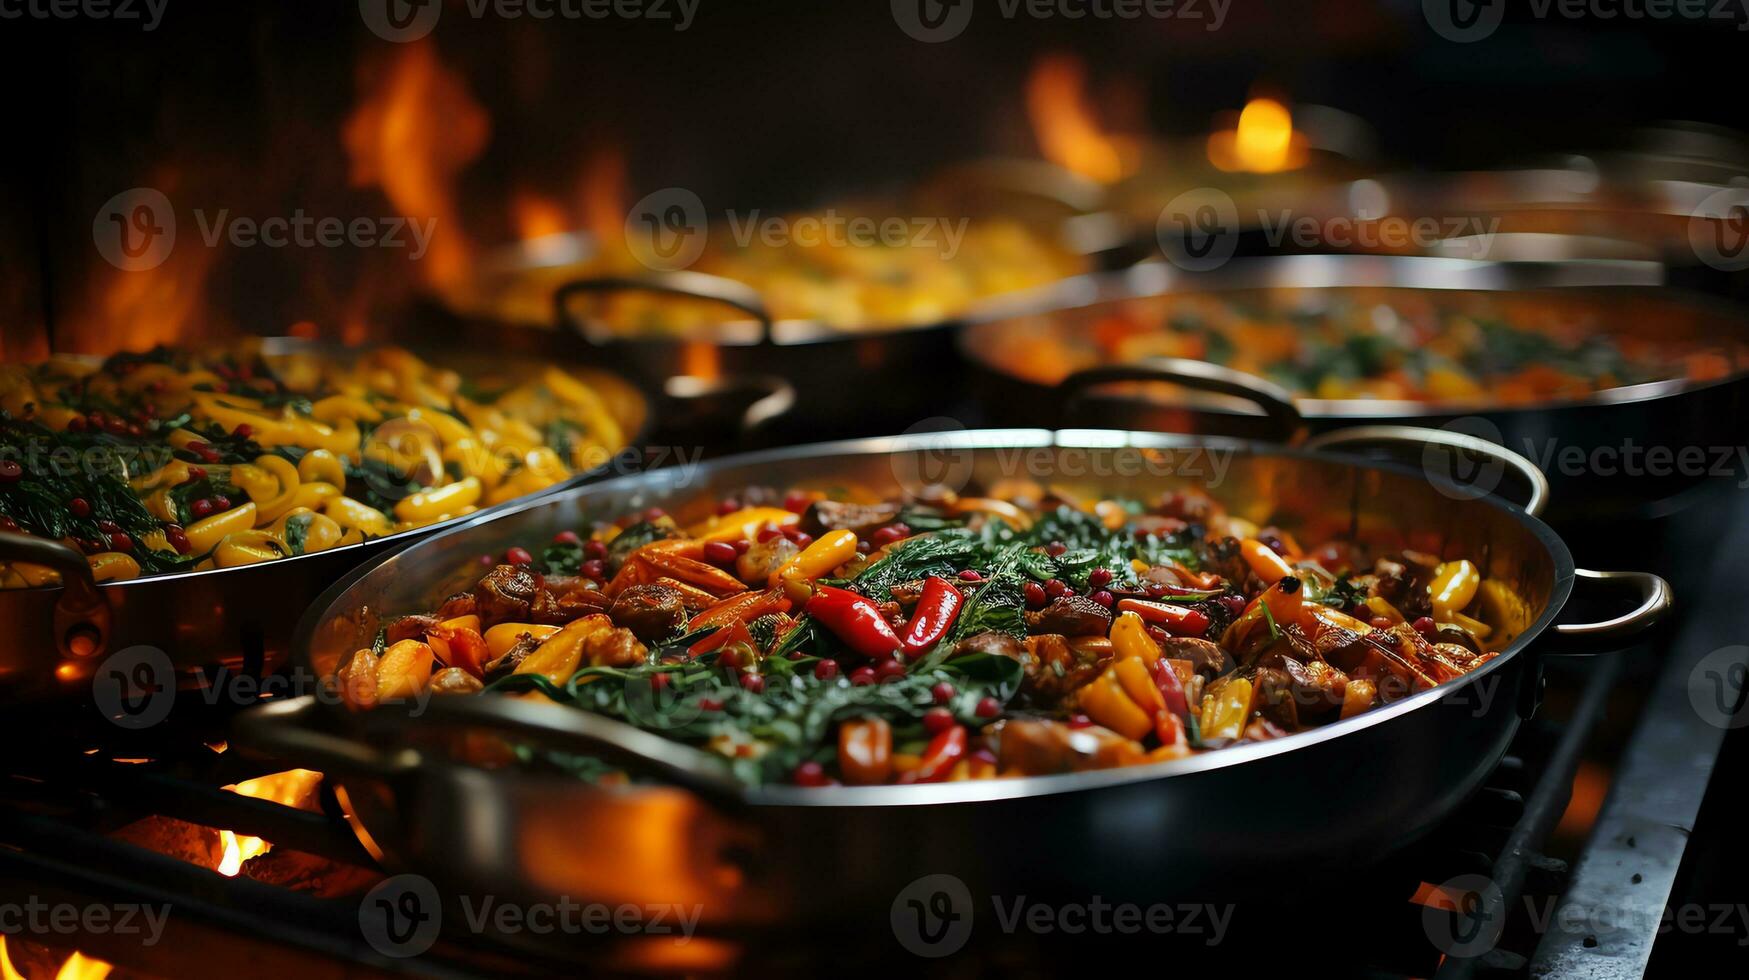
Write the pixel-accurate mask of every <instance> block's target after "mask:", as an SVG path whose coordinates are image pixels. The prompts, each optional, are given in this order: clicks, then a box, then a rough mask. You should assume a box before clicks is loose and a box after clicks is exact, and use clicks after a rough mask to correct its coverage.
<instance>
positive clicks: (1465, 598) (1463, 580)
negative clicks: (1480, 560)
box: [1427, 561, 1482, 623]
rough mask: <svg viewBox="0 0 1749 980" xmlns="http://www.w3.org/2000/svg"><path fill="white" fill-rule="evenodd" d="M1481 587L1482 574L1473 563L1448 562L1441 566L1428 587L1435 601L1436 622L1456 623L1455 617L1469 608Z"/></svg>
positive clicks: (1428, 592)
mask: <svg viewBox="0 0 1749 980" xmlns="http://www.w3.org/2000/svg"><path fill="white" fill-rule="evenodd" d="M1481 585H1482V573H1481V572H1479V571H1477V570H1476V566H1475V565H1474V564H1473V563H1472V562H1469V561H1448V562H1445V563H1444V564H1442V565H1440V566H1439V568H1438V569H1437V570H1436V571H1435V572H1434V573H1433V581H1432V582H1429V583H1428V585H1427V594H1428V595H1429V596H1430V597H1431V598H1432V600H1433V618H1434V620H1435V621H1436V622H1441V623H1451V622H1456V619H1455V618H1454V617H1455V615H1456V614H1457V613H1460V612H1462V611H1464V610H1465V609H1467V608H1469V605H1470V603H1471V602H1472V601H1474V600H1475V598H1476V590H1477V589H1478V588H1480V587H1481Z"/></svg>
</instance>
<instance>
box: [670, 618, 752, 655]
mask: <svg viewBox="0 0 1749 980" xmlns="http://www.w3.org/2000/svg"><path fill="white" fill-rule="evenodd" d="M737 640H739V641H740V642H742V643H745V644H747V645H748V646H752V645H753V634H752V633H750V632H748V631H747V624H746V623H743V622H741V621H740V620H738V619H737V620H733V621H731V622H730V623H729V625H727V626H723V627H719V628H718V629H717V631H716V632H714V633H712V634H711V635H709V636H707V637H705V638H704V639H702V640H700V641H698V642H697V643H694V644H693V645H692V646H689V647H687V648H686V652H687V653H690V654H692V655H693V656H695V657H696V656H698V655H699V654H701V653H709V652H711V651H712V650H717V649H721V648H722V647H725V646H728V645H729V644H730V643H733V642H735V641H737Z"/></svg>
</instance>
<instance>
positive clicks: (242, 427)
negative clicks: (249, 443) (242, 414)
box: [231, 422, 255, 439]
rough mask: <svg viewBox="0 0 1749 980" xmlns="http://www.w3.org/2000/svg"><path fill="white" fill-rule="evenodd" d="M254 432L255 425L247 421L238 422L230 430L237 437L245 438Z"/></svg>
mask: <svg viewBox="0 0 1749 980" xmlns="http://www.w3.org/2000/svg"><path fill="white" fill-rule="evenodd" d="M254 434H255V427H254V426H253V425H250V424H249V423H247V422H238V423H237V427H236V428H235V429H232V430H231V435H234V436H236V437H237V438H239V439H247V438H249V437H250V436H252V435H254Z"/></svg>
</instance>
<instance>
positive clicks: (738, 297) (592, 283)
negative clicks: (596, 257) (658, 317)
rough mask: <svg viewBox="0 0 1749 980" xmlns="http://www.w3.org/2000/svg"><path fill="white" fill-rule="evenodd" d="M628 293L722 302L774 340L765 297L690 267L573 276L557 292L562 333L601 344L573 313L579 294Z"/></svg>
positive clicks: (761, 336) (556, 311)
mask: <svg viewBox="0 0 1749 980" xmlns="http://www.w3.org/2000/svg"><path fill="white" fill-rule="evenodd" d="M628 292H630V293H638V292H642V293H656V294H658V295H662V296H679V297H683V298H686V299H698V300H706V301H709V302H713V303H721V304H722V305H724V306H727V307H729V308H730V309H734V310H738V311H740V312H742V313H745V314H747V315H748V316H750V317H752V318H753V319H754V321H756V322H757V323H758V324H759V339H760V342H761V343H770V342H771V334H772V321H771V312H770V311H769V310H767V309H766V308H765V300H764V299H763V298H762V297H761V296H760V295H759V291H758V290H756V289H754V288H753V287H752V286H749V285H747V284H746V283H744V282H739V281H736V280H734V279H728V278H725V277H723V276H713V275H710V274H709V273H704V272H693V271H690V270H679V271H674V272H649V273H645V274H643V275H638V276H597V277H591V278H586V279H573V280H571V281H570V282H567V283H565V284H563V285H561V286H560V287H559V288H558V290H557V291H555V292H554V293H553V321H554V323H555V324H556V325H557V327H558V329H559V330H560V332H568V333H571V334H573V335H575V336H577V337H580V338H582V340H583V341H584V342H586V343H588V344H590V345H591V346H597V347H599V346H601V342H600V341H599V340H598V339H597V338H596V337H595V335H594V334H593V333H591V332H590V331H589V330H588V329H587V328H586V327H585V326H584V325H583V324H582V323H581V322H580V321H579V320H578V318H577V317H575V316H573V315H572V312H571V307H572V304H573V302H574V301H575V299H576V298H577V297H578V296H582V295H586V294H601V293H628Z"/></svg>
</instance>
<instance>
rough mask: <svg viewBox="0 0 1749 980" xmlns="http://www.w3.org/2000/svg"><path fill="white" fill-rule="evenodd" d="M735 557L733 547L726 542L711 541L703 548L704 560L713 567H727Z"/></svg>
mask: <svg viewBox="0 0 1749 980" xmlns="http://www.w3.org/2000/svg"><path fill="white" fill-rule="evenodd" d="M736 557H738V556H737V555H736V554H735V546H734V545H732V544H730V543H729V542H727V541H712V542H710V543H708V544H706V545H705V546H704V560H705V561H708V562H710V563H711V564H713V565H727V564H728V563H729V562H732V561H734V560H735V559H736Z"/></svg>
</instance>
